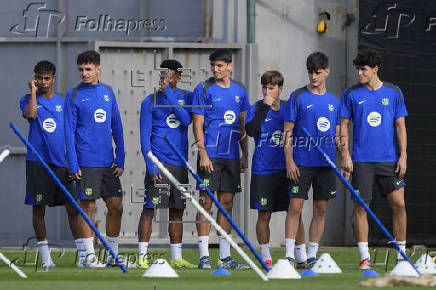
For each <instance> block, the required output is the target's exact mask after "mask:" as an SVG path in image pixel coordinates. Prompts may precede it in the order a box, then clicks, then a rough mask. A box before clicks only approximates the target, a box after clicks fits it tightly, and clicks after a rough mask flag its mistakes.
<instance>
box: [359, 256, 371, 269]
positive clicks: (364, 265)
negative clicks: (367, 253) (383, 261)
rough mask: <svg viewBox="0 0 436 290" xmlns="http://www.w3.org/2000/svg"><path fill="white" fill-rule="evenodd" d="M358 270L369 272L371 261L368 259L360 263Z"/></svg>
mask: <svg viewBox="0 0 436 290" xmlns="http://www.w3.org/2000/svg"><path fill="white" fill-rule="evenodd" d="M359 269H360V270H369V269H371V261H370V260H369V258H368V259H364V260H362V261H360V265H359Z"/></svg>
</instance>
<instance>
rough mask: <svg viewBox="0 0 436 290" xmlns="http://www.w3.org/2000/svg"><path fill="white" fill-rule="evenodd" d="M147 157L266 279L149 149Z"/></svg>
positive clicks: (257, 270)
mask: <svg viewBox="0 0 436 290" xmlns="http://www.w3.org/2000/svg"><path fill="white" fill-rule="evenodd" d="M147 156H148V158H150V160H151V161H153V163H154V164H156V166H157V167H158V168H159V170H160V172H161V173H163V174H164V175H165V176H166V177H167V178H168V180H169V181H170V182H171V184H173V185H174V186H175V187H176V189H177V190H178V191H180V192H181V193H182V194H183V195H184V196H185V197H186V198H187V199H190V200H191V203H192V205H193V206H194V207H195V208H196V209H197V210H198V211H199V212H200V213H201V214H202V215H204V217H205V218H206V219H207V220H208V221H209V222H210V223H211V225H212V226H213V227H214V228H215V229H216V230H217V231H218V232H219V233H220V234H221V236H223V237H224V238H225V239H226V240H227V241H228V242H229V244H230V245H231V246H232V247H233V248H234V249H235V250H236V251H237V252H238V254H239V255H241V257H242V258H243V259H244V260H245V261H246V262H247V263H248V264H249V265H250V267H251V268H252V269H253V270H254V271H255V272H256V274H257V275H259V277H260V278H261V279H262V280H264V281H268V278H267V277H266V276H265V274H264V273H263V272H262V270H260V268H259V267H258V266H257V265H256V264H255V263H254V262H253V261H252V260H251V259H250V258H249V257H248V256H247V254H245V253H244V251H243V250H242V249H241V248H240V247H239V246H238V244H236V243H235V242H234V241H233V240H232V239H231V238H230V236H229V235H228V234H227V233H226V232H225V231H224V230H223V229H222V228H221V226H220V225H218V223H217V222H216V221H215V220H214V219H213V218H212V217H211V216H210V214H209V213H208V212H207V211H206V210H205V209H204V208H203V207H202V206H201V205H200V204H199V203H198V201H197V200H196V199H195V198H194V197H192V195H191V193H190V192H189V191H187V190H186V189H184V188H183V187H182V186H180V183H179V181H178V180H177V179H176V178H175V177H174V175H172V174H171V172H169V171H168V169H167V168H166V167H165V166H164V165H163V164H162V163H161V162H160V161H159V160H158V159H157V157H156V156H154V155H153V153H151V151H148V152H147Z"/></svg>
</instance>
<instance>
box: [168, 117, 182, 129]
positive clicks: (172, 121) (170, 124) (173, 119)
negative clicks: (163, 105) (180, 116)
mask: <svg viewBox="0 0 436 290" xmlns="http://www.w3.org/2000/svg"><path fill="white" fill-rule="evenodd" d="M166 121H167V125H168V127H170V128H172V129H175V128H178V127H179V126H180V121H179V120H177V118H176V115H175V114H169V115H168V117H167V120H166Z"/></svg>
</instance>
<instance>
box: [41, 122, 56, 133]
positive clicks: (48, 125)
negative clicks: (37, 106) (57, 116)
mask: <svg viewBox="0 0 436 290" xmlns="http://www.w3.org/2000/svg"><path fill="white" fill-rule="evenodd" d="M42 128H44V130H45V131H47V132H49V133H53V132H54V131H55V130H56V122H55V120H53V119H52V118H47V119H45V120H44V122H42Z"/></svg>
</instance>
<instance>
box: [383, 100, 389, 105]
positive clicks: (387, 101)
mask: <svg viewBox="0 0 436 290" xmlns="http://www.w3.org/2000/svg"><path fill="white" fill-rule="evenodd" d="M382 104H383V105H384V106H387V105H389V99H388V98H384V99H382Z"/></svg>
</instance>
